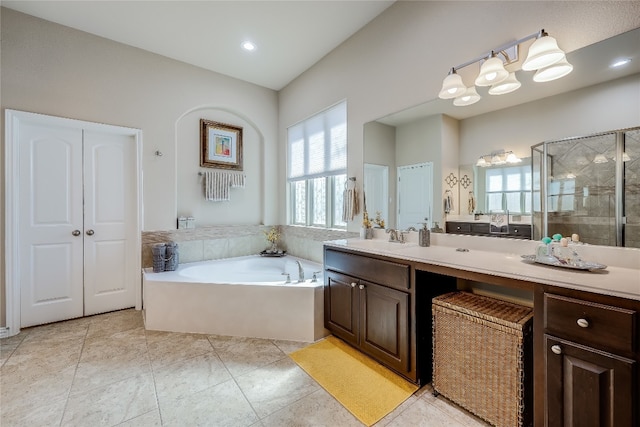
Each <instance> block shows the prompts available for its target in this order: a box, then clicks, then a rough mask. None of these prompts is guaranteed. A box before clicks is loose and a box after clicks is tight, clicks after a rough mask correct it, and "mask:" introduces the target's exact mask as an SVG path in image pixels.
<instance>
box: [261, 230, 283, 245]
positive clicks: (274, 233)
mask: <svg viewBox="0 0 640 427" xmlns="http://www.w3.org/2000/svg"><path fill="white" fill-rule="evenodd" d="M263 233H264V235H265V237H266V238H267V241H268V242H269V243H271V245H272V246H273V245H275V244H276V243H277V242H278V240H279V239H280V232H279V231H278V228H277V227H271V230H269V231H263Z"/></svg>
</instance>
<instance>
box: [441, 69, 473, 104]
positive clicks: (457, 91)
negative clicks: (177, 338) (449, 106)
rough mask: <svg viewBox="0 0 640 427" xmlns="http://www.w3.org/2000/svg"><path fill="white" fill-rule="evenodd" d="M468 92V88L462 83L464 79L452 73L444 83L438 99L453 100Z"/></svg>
mask: <svg viewBox="0 0 640 427" xmlns="http://www.w3.org/2000/svg"><path fill="white" fill-rule="evenodd" d="M466 90H467V87H466V86H465V85H464V83H463V82H462V77H460V75H458V74H456V72H455V71H454V72H452V73H451V74H449V75H448V76H447V77H445V78H444V80H443V81H442V89H440V93H439V94H438V97H439V98H441V99H451V98H455V97H457V96H460V95H462V94H463V93H464V92H465V91H466Z"/></svg>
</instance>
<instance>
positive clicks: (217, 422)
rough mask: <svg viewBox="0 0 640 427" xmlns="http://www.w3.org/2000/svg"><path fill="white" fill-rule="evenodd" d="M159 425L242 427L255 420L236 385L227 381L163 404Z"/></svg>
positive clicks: (175, 426)
mask: <svg viewBox="0 0 640 427" xmlns="http://www.w3.org/2000/svg"><path fill="white" fill-rule="evenodd" d="M160 415H161V416H162V423H163V425H165V426H172V427H184V426H189V427H199V426H216V427H225V426H229V427H244V426H250V425H252V424H255V423H256V422H257V421H258V417H257V415H256V414H255V412H254V411H253V409H251V405H249V402H247V399H245V397H244V395H243V394H242V391H240V388H238V386H237V385H236V383H235V381H233V380H229V381H226V382H224V383H222V384H218V385H216V386H214V387H210V388H208V389H206V390H203V391H201V392H198V393H194V394H192V395H189V396H188V397H185V398H184V399H176V400H171V401H168V402H163V403H162V404H161V407H160Z"/></svg>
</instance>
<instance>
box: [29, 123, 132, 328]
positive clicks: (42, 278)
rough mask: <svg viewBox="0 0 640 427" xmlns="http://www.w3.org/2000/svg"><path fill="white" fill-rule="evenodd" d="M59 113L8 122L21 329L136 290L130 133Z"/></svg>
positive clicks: (125, 299) (104, 305)
mask: <svg viewBox="0 0 640 427" xmlns="http://www.w3.org/2000/svg"><path fill="white" fill-rule="evenodd" d="M42 118H44V119H42ZM61 120H62V122H61V124H59V123H57V121H56V120H53V119H51V118H47V116H41V117H38V115H34V118H33V120H29V119H23V120H20V121H19V125H18V135H17V142H18V150H17V151H18V156H19V160H18V165H19V167H18V170H19V172H18V176H19V178H18V179H19V180H18V200H19V203H18V209H19V215H18V218H17V222H18V227H17V230H18V235H19V240H18V248H19V254H18V257H19V261H18V262H17V264H18V265H19V267H18V270H19V280H20V326H21V327H27V326H32V325H38V324H43V323H49V322H54V321H59V320H65V319H71V318H75V317H82V316H88V315H92V314H96V313H102V312H107V311H113V310H118V309H122V308H127V307H133V306H134V305H135V304H136V292H137V291H138V290H139V283H138V282H139V274H136V270H137V267H138V265H139V252H140V249H139V246H138V244H137V243H138V241H139V240H138V238H137V236H136V234H139V231H138V219H137V217H138V212H137V211H138V203H137V200H138V194H137V193H138V191H137V187H138V186H137V161H136V160H137V142H136V137H135V136H132V135H131V134H127V133H126V132H125V133H118V132H117V129H118V128H116V131H113V130H112V129H110V128H107V130H104V129H98V130H92V129H86V128H83V127H73V126H71V127H70V126H69V122H67V121H65V119H61ZM74 122H75V121H71V123H72V124H74ZM80 123H83V122H80ZM137 261H138V262H137Z"/></svg>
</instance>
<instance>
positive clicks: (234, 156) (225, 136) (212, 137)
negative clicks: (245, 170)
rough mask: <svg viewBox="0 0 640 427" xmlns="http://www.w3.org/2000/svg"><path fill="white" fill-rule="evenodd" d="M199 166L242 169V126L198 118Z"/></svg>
mask: <svg viewBox="0 0 640 427" xmlns="http://www.w3.org/2000/svg"><path fill="white" fill-rule="evenodd" d="M200 166H202V167H205V168H219V169H231V170H237V171H241V170H242V128H241V127H239V126H234V125H230V124H226V123H220V122H215V121H212V120H206V119H200Z"/></svg>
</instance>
